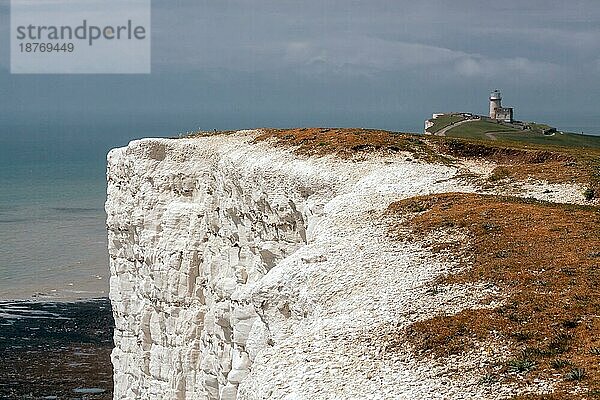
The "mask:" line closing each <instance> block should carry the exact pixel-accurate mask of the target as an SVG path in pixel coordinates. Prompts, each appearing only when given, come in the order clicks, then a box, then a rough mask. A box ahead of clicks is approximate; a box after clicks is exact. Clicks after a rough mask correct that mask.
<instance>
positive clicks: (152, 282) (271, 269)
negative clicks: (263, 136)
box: [106, 131, 541, 399]
mask: <svg viewBox="0 0 600 400" xmlns="http://www.w3.org/2000/svg"><path fill="white" fill-rule="evenodd" d="M255 136H256V132H254V131H244V132H238V133H236V134H233V135H218V136H210V137H204V138H195V139H180V140H168V139H146V140H139V141H134V142H132V143H130V145H129V146H127V147H125V148H120V149H115V150H113V151H111V152H110V153H109V156H108V199H107V202H106V211H107V214H108V221H107V224H108V232H109V253H110V268H111V275H112V276H111V282H110V284H111V292H110V296H111V301H112V304H113V308H114V315H115V320H116V330H115V345H116V348H115V350H114V351H113V355H112V359H113V364H114V369H115V398H116V399H134V398H139V399H167V398H169V399H184V398H185V399H236V398H237V399H265V398H272V399H284V398H285V399H304V398H306V399H309V398H310V399H316V398H318V399H326V398H327V399H330V398H340V399H348V398H373V399H384V398H389V399H398V398H485V393H486V392H485V391H486V390H490V389H489V388H486V387H482V386H481V385H477V382H478V380H479V379H480V377H479V376H478V375H477V374H476V373H474V372H473V371H475V370H476V369H477V368H479V367H480V366H481V365H484V364H485V363H486V362H487V361H488V360H489V359H490V357H492V356H493V357H496V358H497V357H499V356H498V354H497V353H498V352H499V351H500V350H498V351H496V350H491V349H485V350H484V349H474V351H473V354H469V355H467V356H465V357H463V358H460V359H458V358H457V359H456V360H454V361H455V362H453V363H447V364H444V365H442V364H439V363H436V362H435V361H430V362H425V361H423V360H419V359H417V358H415V357H413V356H411V353H410V351H409V349H403V348H402V346H400V348H398V349H396V350H395V351H394V352H387V351H386V343H387V342H388V341H389V336H390V335H392V334H393V332H397V331H398V330H399V329H402V328H403V327H405V326H407V325H408V324H410V323H411V322H414V321H416V320H419V319H424V318H428V317H431V316H432V315H435V314H436V313H438V312H440V311H441V310H443V311H444V312H447V313H454V312H458V311H460V310H461V309H464V308H468V307H475V306H482V305H478V303H479V301H480V299H482V298H483V297H484V296H486V295H488V294H490V293H493V292H494V291H495V290H496V288H495V287H493V286H491V285H482V286H474V285H464V286H458V285H457V286H456V287H449V288H446V289H444V290H442V291H440V292H439V293H436V294H434V295H432V294H431V293H427V290H428V287H427V284H428V283H430V282H431V281H432V280H434V279H435V278H436V277H437V276H439V275H440V274H444V273H447V272H448V271H450V270H451V269H453V268H456V267H457V264H458V262H457V261H455V260H452V259H444V260H442V259H440V257H434V256H433V255H432V253H431V252H430V251H429V250H428V249H427V248H426V246H425V245H426V243H422V244H420V243H419V242H410V243H409V242H407V243H404V242H402V241H398V240H395V239H392V238H391V237H390V235H389V233H388V232H389V226H390V221H389V218H388V217H387V216H386V215H385V209H386V208H387V207H388V205H389V204H390V203H391V202H393V201H396V200H399V199H402V198H407V197H412V196H415V195H420V194H429V193H436V192H449V191H463V192H470V191H475V188H473V187H471V186H470V184H469V183H467V182H465V181H463V180H461V179H460V177H459V167H455V166H442V165H434V164H426V163H420V162H415V161H413V160H411V159H410V157H408V156H407V155H406V154H399V155H396V156H388V157H380V156H376V155H375V156H373V157H370V158H369V159H368V160H342V159H337V158H335V157H333V156H332V157H320V158H309V157H300V156H296V155H294V153H293V152H292V151H291V150H289V149H285V148H279V147H275V146H273V145H272V144H270V143H269V142H261V143H258V144H257V143H254V142H253V139H254V137H255ZM540 193H541V190H540ZM492 306H493V305H492ZM494 352H496V353H494ZM449 369H456V370H457V371H458V373H455V374H453V377H452V378H448V377H447V376H448V375H447V374H445V372H447V371H448V370H449ZM466 387H469V389H468V390H465V388H466ZM509 390H510V387H507V388H499V387H496V388H494V393H495V395H498V394H501V393H503V391H509Z"/></svg>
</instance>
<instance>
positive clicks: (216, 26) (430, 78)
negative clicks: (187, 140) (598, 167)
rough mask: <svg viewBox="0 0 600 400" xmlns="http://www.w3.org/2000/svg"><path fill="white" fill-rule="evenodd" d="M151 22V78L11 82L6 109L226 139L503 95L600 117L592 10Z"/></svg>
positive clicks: (390, 5)
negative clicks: (142, 117) (140, 121)
mask: <svg viewBox="0 0 600 400" xmlns="http://www.w3.org/2000/svg"><path fill="white" fill-rule="evenodd" d="M5 5H6V1H3V2H0V12H1V11H2V10H4V12H3V15H1V16H0V19H1V20H0V21H1V22H3V24H4V23H5V22H6V20H7V17H6V7H5ZM152 13H153V28H152V29H153V32H152V40H153V74H152V75H151V76H149V77H114V76H112V77H111V76H100V77H69V76H65V77H51V76H43V77H29V78H27V77H11V76H9V75H7V74H6V72H4V73H2V76H0V84H2V85H5V86H7V87H8V88H9V90H8V94H2V95H0V96H1V98H0V106H3V107H7V108H8V109H11V108H12V109H13V110H14V109H16V110H15V111H17V112H23V111H24V110H26V109H27V108H29V109H30V110H42V109H44V107H46V109H48V107H50V109H53V110H54V111H55V112H58V113H59V114H60V113H64V112H68V111H69V110H79V109H80V108H82V107H88V108H89V107H92V109H95V110H99V111H98V112H100V111H101V112H103V113H105V114H110V113H111V112H116V113H118V112H122V110H130V112H131V113H144V112H146V113H152V114H154V115H157V113H158V114H160V115H166V117H165V118H169V117H168V116H172V115H177V116H178V117H177V118H178V120H185V121H190V122H189V123H190V124H191V123H192V121H193V123H195V124H197V125H200V126H202V127H217V128H237V127H247V126H257V125H258V126H265V125H284V126H285V125H362V126H373V127H382V128H389V129H410V130H416V129H419V128H420V124H421V120H422V119H423V118H425V117H426V116H427V115H428V114H430V113H431V112H434V111H450V110H467V111H474V112H484V111H485V108H486V96H487V94H488V91H489V90H491V89H494V88H496V87H498V88H501V89H503V91H504V93H505V100H506V101H507V102H508V103H509V104H510V105H513V106H515V107H516V112H517V117H519V118H526V119H542V118H547V119H550V121H549V122H558V123H560V121H566V120H568V119H577V118H579V117H580V116H582V115H588V114H590V113H596V109H595V102H592V101H591V100H592V99H594V98H596V97H598V96H599V95H600V87H599V85H598V84H597V83H596V82H598V81H599V78H600V55H599V54H600V52H599V50H600V40H598V39H600V3H599V2H597V1H596V0H594V1H572V2H565V1H552V0H550V1H548V0H544V1H516V0H505V1H501V2H500V1H480V0H477V1H476V0H472V1H466V0H459V1H418V2H415V1H378V0H375V1H352V0H350V1H349V0H345V1H336V0H331V1H327V0H325V1H316V0H315V1H285V0H283V1H282V0H270V1H266V0H265V1H258V0H236V1H228V0H219V1H215V0H213V1H198V0H168V1H167V0H157V1H154V2H153V9H152ZM0 29H3V31H2V32H6V30H5V28H0ZM5 36H6V35H5V34H3V37H5ZM2 51H4V50H2ZM0 54H1V55H2V65H3V66H4V67H5V68H7V65H8V62H7V58H6V54H4V53H0ZM49 93H51V94H52V95H50V94H49ZM90 93H93V96H91V98H90V97H89V96H88V97H87V99H88V100H87V102H83V101H82V99H83V98H86V95H89V94H90ZM53 96H54V98H57V99H58V100H55V101H54V102H51V104H50V105H47V104H48V100H50V97H53ZM25 99H27V100H25ZM42 99H44V100H43V101H42ZM86 110H88V109H87V108H86ZM86 112H91V111H89V110H88V111H86Z"/></svg>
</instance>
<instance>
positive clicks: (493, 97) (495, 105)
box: [490, 89, 502, 119]
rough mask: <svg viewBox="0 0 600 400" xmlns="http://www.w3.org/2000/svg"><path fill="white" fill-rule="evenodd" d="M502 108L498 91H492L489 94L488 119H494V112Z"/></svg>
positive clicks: (495, 114)
mask: <svg viewBox="0 0 600 400" xmlns="http://www.w3.org/2000/svg"><path fill="white" fill-rule="evenodd" d="M499 108H502V95H501V94H500V91H499V90H498V89H496V90H494V91H493V92H492V93H491V94H490V118H491V119H496V118H497V113H496V111H497V110H498V109H499Z"/></svg>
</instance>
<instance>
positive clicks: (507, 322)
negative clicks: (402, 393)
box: [389, 193, 600, 399]
mask: <svg viewBox="0 0 600 400" xmlns="http://www.w3.org/2000/svg"><path fill="white" fill-rule="evenodd" d="M389 210H390V212H392V213H399V214H403V215H409V216H410V217H409V222H408V224H409V226H410V228H411V231H412V235H415V236H417V237H419V236H422V235H426V234H430V233H432V232H436V231H439V230H440V229H444V228H453V229H464V230H465V231H467V232H468V235H469V238H470V239H469V243H468V245H465V246H463V248H462V250H461V249H460V248H459V247H457V246H449V249H450V250H451V251H453V252H458V253H459V255H460V256H461V259H463V260H466V261H465V262H468V263H469V267H470V268H468V269H466V270H463V272H460V273H457V274H454V275H450V276H447V277H444V278H442V279H441V280H440V281H439V282H437V283H436V284H452V283H465V282H481V281H484V282H492V283H494V284H496V285H498V286H499V287H500V288H501V289H502V291H503V293H504V295H506V296H507V297H506V300H505V302H504V303H503V305H502V306H500V307H499V308H496V309H492V310H490V309H484V310H467V311H463V312H461V313H458V314H456V315H453V316H439V317H436V318H432V319H429V320H426V321H422V322H418V323H415V324H413V325H412V326H411V327H410V328H409V329H408V330H407V336H408V339H409V340H410V341H411V343H412V344H413V345H414V346H415V347H416V348H417V349H418V350H420V351H422V352H425V353H433V354H435V355H437V356H441V357H444V356H447V355H450V354H458V353H462V352H465V351H467V350H468V349H469V348H470V346H471V345H472V344H473V343H474V342H475V341H481V340H485V339H486V338H491V337H492V335H493V334H492V332H496V335H497V334H498V333H499V334H500V335H501V337H502V338H503V339H504V340H506V341H507V342H508V343H510V344H511V348H512V351H513V354H512V358H513V359H512V361H511V362H510V363H508V364H507V365H506V366H505V367H504V369H503V371H504V372H510V371H511V370H513V371H514V370H519V371H520V372H519V373H520V374H522V375H526V377H527V378H531V379H534V378H554V379H558V380H559V381H560V383H559V384H558V387H559V391H558V392H557V393H555V396H559V397H543V396H542V397H539V396H538V397H521V398H531V399H534V398H537V399H542V398H547V399H551V398H574V399H583V398H590V397H589V396H595V395H596V394H598V395H600V209H599V208H596V207H585V206H575V205H561V204H553V203H546V202H539V201H533V200H525V199H519V198H511V197H500V196H485V195H476V194H457V193H450V194H441V195H433V196H424V197H417V198H412V199H408V200H404V201H401V202H397V203H394V204H392V205H391V206H390V208H389ZM437 247H438V248H439V247H440V246H439V244H438V246H437ZM576 369H578V371H579V373H581V372H584V376H583V377H581V376H578V375H577V373H575V374H570V373H571V372H572V371H574V370H576ZM575 372H577V371H575ZM484 373H485V371H482V375H483V374H484ZM572 378H575V379H572ZM578 378H581V379H578ZM569 379H571V380H569ZM575 385H583V386H584V387H587V388H588V389H589V392H588V393H583V394H581V395H573V394H567V393H568V391H569V389H571V388H573V387H574V386H575ZM594 398H595V397H594Z"/></svg>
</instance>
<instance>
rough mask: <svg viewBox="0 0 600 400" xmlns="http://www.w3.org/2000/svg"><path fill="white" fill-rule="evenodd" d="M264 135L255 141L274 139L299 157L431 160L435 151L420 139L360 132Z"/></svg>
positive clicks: (294, 131)
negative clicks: (372, 155)
mask: <svg viewBox="0 0 600 400" xmlns="http://www.w3.org/2000/svg"><path fill="white" fill-rule="evenodd" d="M263 132H264V133H263V134H262V135H260V136H258V137H257V138H256V140H257V141H260V140H266V139H276V140H277V143H278V144H282V145H288V146H293V147H296V148H297V149H296V152H297V153H300V154H307V155H326V154H336V155H338V156H341V157H350V156H353V155H357V154H360V153H366V152H373V151H380V152H385V153H388V154H394V153H398V152H400V151H408V152H411V153H413V154H414V156H415V157H418V158H424V159H427V160H430V161H433V160H434V157H433V155H434V151H433V149H432V148H431V146H429V145H428V144H427V142H426V140H425V136H423V135H421V136H419V135H414V134H408V133H399V132H390V131H383V130H378V129H362V128H293V129H263ZM435 158H436V159H438V160H439V159H441V157H440V156H437V157H435Z"/></svg>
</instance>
